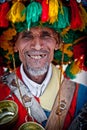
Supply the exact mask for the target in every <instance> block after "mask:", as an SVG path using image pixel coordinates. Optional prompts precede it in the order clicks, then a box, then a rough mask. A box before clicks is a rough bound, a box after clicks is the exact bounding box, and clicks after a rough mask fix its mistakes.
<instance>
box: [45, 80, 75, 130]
mask: <svg viewBox="0 0 87 130" xmlns="http://www.w3.org/2000/svg"><path fill="white" fill-rule="evenodd" d="M74 91H75V83H74V82H72V81H70V80H67V79H64V80H63V82H62V85H61V88H60V110H61V111H60V116H59V115H58V113H57V111H58V105H59V104H58V94H57V97H56V100H55V102H54V105H53V108H52V111H51V114H50V116H49V119H48V121H47V124H46V128H45V129H46V130H61V129H62V128H63V124H64V120H65V117H66V115H67V113H68V110H69V107H70V104H71V101H72V98H73V94H74ZM59 119H60V120H59Z"/></svg>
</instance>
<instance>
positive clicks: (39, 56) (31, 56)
mask: <svg viewBox="0 0 87 130" xmlns="http://www.w3.org/2000/svg"><path fill="white" fill-rule="evenodd" d="M28 56H29V57H30V58H32V59H36V60H39V59H41V58H45V57H46V56H47V55H46V54H40V55H28Z"/></svg>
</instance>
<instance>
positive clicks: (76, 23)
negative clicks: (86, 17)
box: [70, 0, 82, 29]
mask: <svg viewBox="0 0 87 130" xmlns="http://www.w3.org/2000/svg"><path fill="white" fill-rule="evenodd" d="M70 7H71V29H78V28H80V27H82V20H81V17H80V13H79V7H78V5H77V3H76V0H70Z"/></svg>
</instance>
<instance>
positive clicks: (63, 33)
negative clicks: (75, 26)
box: [61, 26, 70, 36]
mask: <svg viewBox="0 0 87 130" xmlns="http://www.w3.org/2000/svg"><path fill="white" fill-rule="evenodd" d="M69 30H70V26H68V27H66V28H64V29H63V31H62V32H61V35H62V36H64V35H66V34H67V32H68V31H69Z"/></svg>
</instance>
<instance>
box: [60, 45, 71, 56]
mask: <svg viewBox="0 0 87 130" xmlns="http://www.w3.org/2000/svg"><path fill="white" fill-rule="evenodd" d="M69 47H72V44H64V50H63V52H64V54H67V55H68V56H69V57H72V55H73V52H72V51H71V50H70V49H69ZM60 50H61V51H62V49H60Z"/></svg>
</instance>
